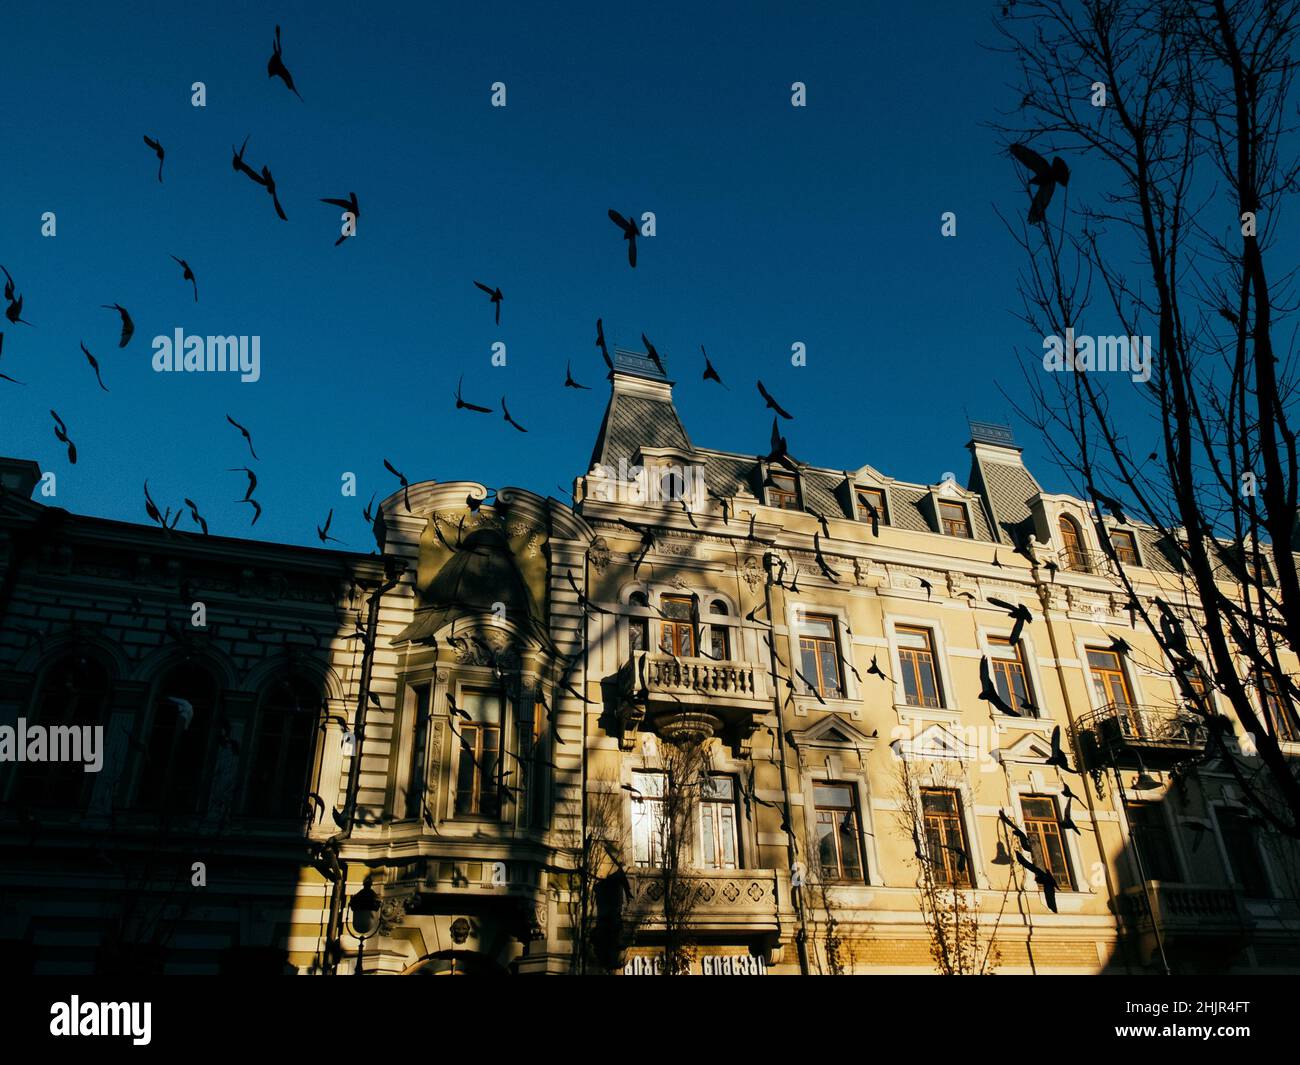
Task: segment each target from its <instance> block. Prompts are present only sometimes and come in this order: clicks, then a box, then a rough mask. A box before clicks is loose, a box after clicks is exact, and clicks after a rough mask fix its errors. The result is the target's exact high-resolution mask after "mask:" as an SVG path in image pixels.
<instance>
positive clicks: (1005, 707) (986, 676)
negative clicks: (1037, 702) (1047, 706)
mask: <svg viewBox="0 0 1300 1065" xmlns="http://www.w3.org/2000/svg"><path fill="white" fill-rule="evenodd" d="M979 698H980V699H981V700H982V701H984V702H986V703H989V704H991V705H992V706H995V707H997V709H999V710H1001V711H1002V712H1003V713H1004V714H1008V715H1010V716H1011V717H1019V716H1020V711H1018V710H1016V709H1014V708H1013V707H1012V706H1011V704H1010V703H1008V702H1007V701H1006V700H1005V699H1003V698H1002V695H1001V693H1000V692H999V691H998V687H997V685H996V684H994V683H993V677H992V674H991V673H990V671H989V659H988V655H984V656H983V657H982V658H980V694H979Z"/></svg>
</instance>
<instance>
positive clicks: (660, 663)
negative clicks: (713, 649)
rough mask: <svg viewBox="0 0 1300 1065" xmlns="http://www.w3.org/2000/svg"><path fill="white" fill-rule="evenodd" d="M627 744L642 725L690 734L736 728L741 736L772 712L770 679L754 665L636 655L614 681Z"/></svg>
mask: <svg viewBox="0 0 1300 1065" xmlns="http://www.w3.org/2000/svg"><path fill="white" fill-rule="evenodd" d="M617 688H618V703H619V717H620V720H621V725H622V730H623V736H624V740H625V743H626V741H630V738H631V736H632V734H633V733H635V731H636V729H637V728H638V727H639V726H640V725H641V723H642V722H643V721H649V722H650V723H651V724H653V725H654V726H655V728H657V729H658V730H659V731H660V732H665V730H666V729H668V730H671V729H672V728H674V727H675V725H680V726H681V727H682V728H685V729H687V730H689V731H692V732H705V733H707V732H710V731H712V732H713V733H718V732H721V731H722V730H723V729H738V730H739V733H740V735H739V736H736V737H733V739H736V738H743V737H744V736H745V735H748V733H749V732H750V731H752V728H753V727H754V724H753V718H754V715H755V714H762V713H766V712H767V711H768V710H769V709H771V696H770V694H769V685H768V676H767V674H766V673H765V672H764V671H763V667H762V666H760V665H756V664H755V663H753V662H722V661H718V660H716V659H713V658H681V657H675V656H673V655H669V654H664V653H662V652H653V651H634V652H633V653H632V656H631V657H630V658H629V659H628V660H627V662H625V663H624V664H623V667H622V669H620V670H619V673H618V678H617Z"/></svg>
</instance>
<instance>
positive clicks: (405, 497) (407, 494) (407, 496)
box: [384, 459, 411, 511]
mask: <svg viewBox="0 0 1300 1065" xmlns="http://www.w3.org/2000/svg"><path fill="white" fill-rule="evenodd" d="M384 469H386V470H387V471H388V472H389V473H391V474H392V475H393V476H394V477H396V478H397V479H398V481H400V482H401V485H402V502H403V503H404V504H406V509H407V510H408V511H409V510H410V509H411V482H410V481H408V480H407V479H406V474H404V473H401V472H400V471H399V470H398V469H397V468H396V467H395V466H394V465H393V464H392V463H391V462H389V461H388V460H387V459H384Z"/></svg>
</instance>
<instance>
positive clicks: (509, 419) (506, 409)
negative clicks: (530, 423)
mask: <svg viewBox="0 0 1300 1065" xmlns="http://www.w3.org/2000/svg"><path fill="white" fill-rule="evenodd" d="M501 412H502V414H504V415H505V419H506V421H507V422H509V423H510V424H511V425H513V426H514V427H515V428H516V429H518V430H519V431H520V432H521V433H526V432H528V430H527V429H525V428H524V427H523V426H522V425H520V424H519V423H518V422H517V421H515V420H514V419H513V418H512V417H510V408H509V407H507V406H506V397H505V396H502V397H501Z"/></svg>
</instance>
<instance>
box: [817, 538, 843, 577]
mask: <svg viewBox="0 0 1300 1065" xmlns="http://www.w3.org/2000/svg"><path fill="white" fill-rule="evenodd" d="M813 558H814V559H815V560H816V562H817V568H818V569H819V570H821V573H822V576H823V577H825V578H826V579H827V580H829V581H831V583H833V584H838V583H839V580H838V578H837V577H836V576H835V571H834V570H833V569H831V567H830V563H828V562H827V561H826V556H825V555H823V554H822V544H821V534H820V533H813Z"/></svg>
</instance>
